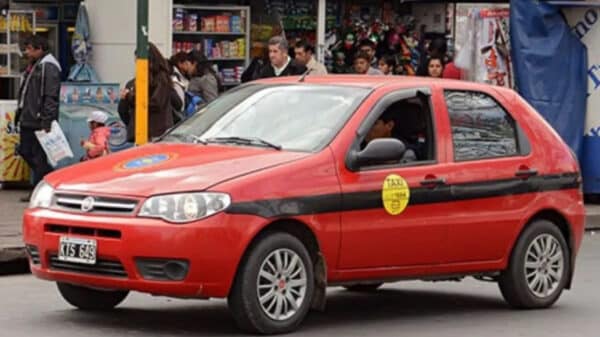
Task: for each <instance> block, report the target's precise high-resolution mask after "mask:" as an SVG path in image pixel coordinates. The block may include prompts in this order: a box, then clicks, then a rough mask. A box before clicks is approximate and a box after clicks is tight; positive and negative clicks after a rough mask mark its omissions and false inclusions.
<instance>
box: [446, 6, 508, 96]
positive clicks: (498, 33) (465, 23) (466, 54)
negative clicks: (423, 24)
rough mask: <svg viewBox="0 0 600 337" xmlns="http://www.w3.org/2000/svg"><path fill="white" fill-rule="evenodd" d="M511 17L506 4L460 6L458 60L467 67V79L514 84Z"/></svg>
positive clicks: (463, 66) (463, 67) (457, 40)
mask: <svg viewBox="0 0 600 337" xmlns="http://www.w3.org/2000/svg"><path fill="white" fill-rule="evenodd" d="M463 6H468V5H463ZM509 18H510V10H509V8H508V7H506V6H502V7H501V6H493V7H489V8H486V7H458V8H457V17H456V20H457V29H456V48H457V50H458V52H457V56H456V59H455V63H456V65H457V66H458V67H460V68H462V69H465V70H466V73H467V78H466V79H469V80H471V81H475V82H479V83H487V84H491V85H497V86H501V87H507V88H512V87H513V86H514V78H513V70H512V63H511V59H510V35H509Z"/></svg>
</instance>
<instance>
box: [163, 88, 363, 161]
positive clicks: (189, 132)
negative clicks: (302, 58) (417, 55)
mask: <svg viewBox="0 0 600 337" xmlns="http://www.w3.org/2000/svg"><path fill="white" fill-rule="evenodd" d="M369 93H370V90H369V89H364V88H357V87H342V86H326V85H323V86H316V85H295V84H294V85H249V86H246V87H242V88H240V89H239V90H235V91H234V92H232V93H229V94H226V95H223V96H222V97H220V98H218V99H217V100H215V101H214V102H212V103H211V104H209V105H208V106H207V107H206V108H205V109H204V110H203V111H201V112H199V113H198V114H197V115H195V116H194V117H192V118H190V119H189V120H187V121H185V122H184V123H183V124H181V125H180V126H179V127H177V128H175V129H174V130H173V131H172V132H170V133H169V134H168V135H167V136H166V137H165V138H164V140H165V141H184V142H208V143H210V142H213V141H214V142H223V143H225V142H227V141H228V140H230V141H232V142H231V144H246V145H249V144H252V145H260V144H263V145H264V144H265V142H268V143H269V144H274V145H276V146H278V147H281V148H282V149H283V150H289V151H300V152H314V151H317V150H319V149H321V148H323V147H324V146H325V145H327V144H328V143H329V142H330V141H331V140H332V139H333V137H335V135H336V134H337V133H338V131H339V130H340V129H341V128H342V127H343V125H344V124H345V123H346V121H347V120H348V119H349V118H350V116H351V115H352V114H353V113H354V111H355V110H356V109H357V108H358V106H359V105H360V103H361V102H362V100H363V99H364V98H365V97H366V96H367V95H368V94H369ZM240 139H243V140H260V142H255V143H240V142H239V141H240Z"/></svg>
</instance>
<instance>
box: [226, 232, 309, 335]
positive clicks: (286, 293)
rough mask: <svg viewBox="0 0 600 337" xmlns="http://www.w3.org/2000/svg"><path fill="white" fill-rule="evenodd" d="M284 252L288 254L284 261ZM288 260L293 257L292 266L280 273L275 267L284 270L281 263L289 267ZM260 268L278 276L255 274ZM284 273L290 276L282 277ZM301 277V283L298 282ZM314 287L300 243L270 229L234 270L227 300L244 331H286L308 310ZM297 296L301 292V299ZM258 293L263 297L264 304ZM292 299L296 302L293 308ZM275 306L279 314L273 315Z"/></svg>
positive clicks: (298, 321)
mask: <svg viewBox="0 0 600 337" xmlns="http://www.w3.org/2000/svg"><path fill="white" fill-rule="evenodd" d="M278 254H279V256H280V257H281V260H282V263H281V266H282V268H279V269H278V263H277V258H276V256H277V255H278ZM285 254H287V256H288V257H287V261H288V263H287V264H286V263H285V261H286V260H285ZM292 261H296V262H295V267H294V268H290V269H291V270H290V271H285V272H284V273H282V274H281V275H283V276H280V274H279V273H278V271H277V270H287V268H283V266H288V267H290V265H291V264H292ZM300 262H301V263H300ZM269 263H270V265H269ZM301 270H304V271H301ZM261 271H262V272H263V273H262V275H266V274H270V276H279V277H269V278H266V277H263V276H260V275H259V274H260V273H261ZM286 277H290V279H287V280H286V279H284V278H286ZM303 277H305V283H304V287H302V286H301V285H298V284H301V283H302V281H301V279H302V278H303ZM259 287H260V288H261V289H259ZM265 288H266V289H265ZM314 289H315V281H314V273H313V262H312V259H311V257H310V254H309V252H308V250H307V249H306V247H305V246H304V244H303V243H302V242H301V241H300V240H298V239H297V238H296V237H294V236H292V235H290V234H287V233H274V234H270V235H268V236H266V237H264V238H262V239H261V240H260V241H259V242H258V243H256V244H255V245H253V246H252V247H251V248H250V251H249V253H248V255H247V256H246V258H245V259H244V260H243V261H242V263H241V265H240V269H239V270H238V273H237V276H236V280H235V282H234V285H233V288H232V289H231V292H230V294H229V297H228V304H229V308H230V310H231V313H232V315H233V318H234V320H235V322H236V323H237V325H238V326H239V327H240V328H241V329H242V330H244V331H246V332H250V333H261V334H281V333H287V332H292V331H294V330H296V329H297V328H298V326H299V325H300V324H301V323H302V321H303V320H304V318H305V317H306V315H307V314H308V311H309V310H310V307H311V304H312V299H313V294H314ZM301 294H303V295H301ZM300 296H303V297H302V299H300ZM259 297H261V298H262V299H264V300H265V301H264V305H262V304H261V301H260V300H259ZM290 298H291V300H290ZM284 302H285V303H284ZM280 303H281V304H280ZM292 303H295V305H297V308H296V309H294V307H293V306H292ZM278 306H279V309H280V310H279V313H280V315H277V308H278ZM286 309H287V310H288V312H287V314H286V311H285V310H286ZM286 316H288V317H286Z"/></svg>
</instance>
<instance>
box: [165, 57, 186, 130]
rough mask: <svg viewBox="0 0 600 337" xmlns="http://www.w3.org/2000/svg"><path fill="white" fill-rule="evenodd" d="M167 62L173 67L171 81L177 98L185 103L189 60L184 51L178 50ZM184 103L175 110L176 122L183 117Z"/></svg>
mask: <svg viewBox="0 0 600 337" xmlns="http://www.w3.org/2000/svg"><path fill="white" fill-rule="evenodd" d="M169 64H170V65H171V68H172V69H173V74H172V75H171V81H173V89H175V92H176V93H177V96H178V97H179V100H180V101H181V102H184V103H185V93H186V91H188V86H189V80H188V78H187V76H188V74H189V72H190V68H191V62H190V60H189V56H188V54H187V53H185V52H179V53H177V54H175V55H173V56H171V58H170V59H169ZM184 107H185V104H181V109H179V111H177V114H176V117H177V118H176V120H175V121H174V122H175V123H178V122H179V121H181V120H182V119H184V118H185V116H184V115H185V112H184Z"/></svg>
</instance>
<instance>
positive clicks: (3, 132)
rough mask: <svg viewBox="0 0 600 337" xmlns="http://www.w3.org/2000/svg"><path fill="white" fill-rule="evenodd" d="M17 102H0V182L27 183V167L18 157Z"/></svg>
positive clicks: (28, 171) (28, 172)
mask: <svg viewBox="0 0 600 337" xmlns="http://www.w3.org/2000/svg"><path fill="white" fill-rule="evenodd" d="M16 110H17V101H0V182H23V181H29V174H30V170H29V166H27V164H26V163H25V161H24V160H23V158H21V157H20V156H18V155H17V154H16V152H15V148H16V147H17V146H18V144H19V130H18V129H17V125H16V122H15V111H16Z"/></svg>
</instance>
